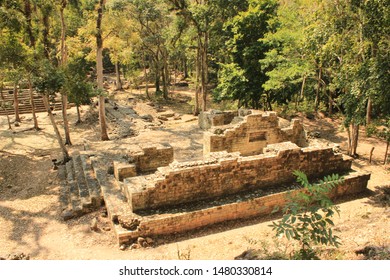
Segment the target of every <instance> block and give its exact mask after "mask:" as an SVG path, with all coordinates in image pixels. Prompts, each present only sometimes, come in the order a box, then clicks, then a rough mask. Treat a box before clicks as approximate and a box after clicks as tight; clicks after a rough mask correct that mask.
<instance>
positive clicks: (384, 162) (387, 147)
mask: <svg viewBox="0 0 390 280" xmlns="http://www.w3.org/2000/svg"><path fill="white" fill-rule="evenodd" d="M389 144H390V142H389V141H387V143H386V152H385V159H384V161H383V164H386V162H387V156H388V152H389Z"/></svg>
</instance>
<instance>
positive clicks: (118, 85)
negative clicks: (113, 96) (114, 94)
mask: <svg viewBox="0 0 390 280" xmlns="http://www.w3.org/2000/svg"><path fill="white" fill-rule="evenodd" d="M115 74H116V90H122V89H123V88H122V80H121V72H120V68H119V62H118V61H117V62H115Z"/></svg>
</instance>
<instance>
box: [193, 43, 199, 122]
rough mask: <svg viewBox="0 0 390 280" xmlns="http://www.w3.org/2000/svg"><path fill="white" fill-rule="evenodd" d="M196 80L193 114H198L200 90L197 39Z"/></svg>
mask: <svg viewBox="0 0 390 280" xmlns="http://www.w3.org/2000/svg"><path fill="white" fill-rule="evenodd" d="M195 63H196V82H195V108H194V116H197V115H199V90H200V85H199V82H200V45H199V41H198V48H197V50H196V62H195Z"/></svg>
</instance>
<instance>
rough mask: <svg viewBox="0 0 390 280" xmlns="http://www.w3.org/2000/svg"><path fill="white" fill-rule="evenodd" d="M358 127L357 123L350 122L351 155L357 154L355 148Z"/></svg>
mask: <svg viewBox="0 0 390 280" xmlns="http://www.w3.org/2000/svg"><path fill="white" fill-rule="evenodd" d="M359 127H360V126H359V125H358V124H352V141H351V143H352V145H351V148H352V151H351V155H352V156H356V155H357V153H356V150H357V146H358V141H359Z"/></svg>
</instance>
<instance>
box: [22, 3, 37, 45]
mask: <svg viewBox="0 0 390 280" xmlns="http://www.w3.org/2000/svg"><path fill="white" fill-rule="evenodd" d="M31 14H32V9H31V3H30V0H24V16H25V18H26V23H27V24H26V31H27V34H28V37H29V39H30V47H32V48H35V37H34V34H33V31H32V20H31Z"/></svg>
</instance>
